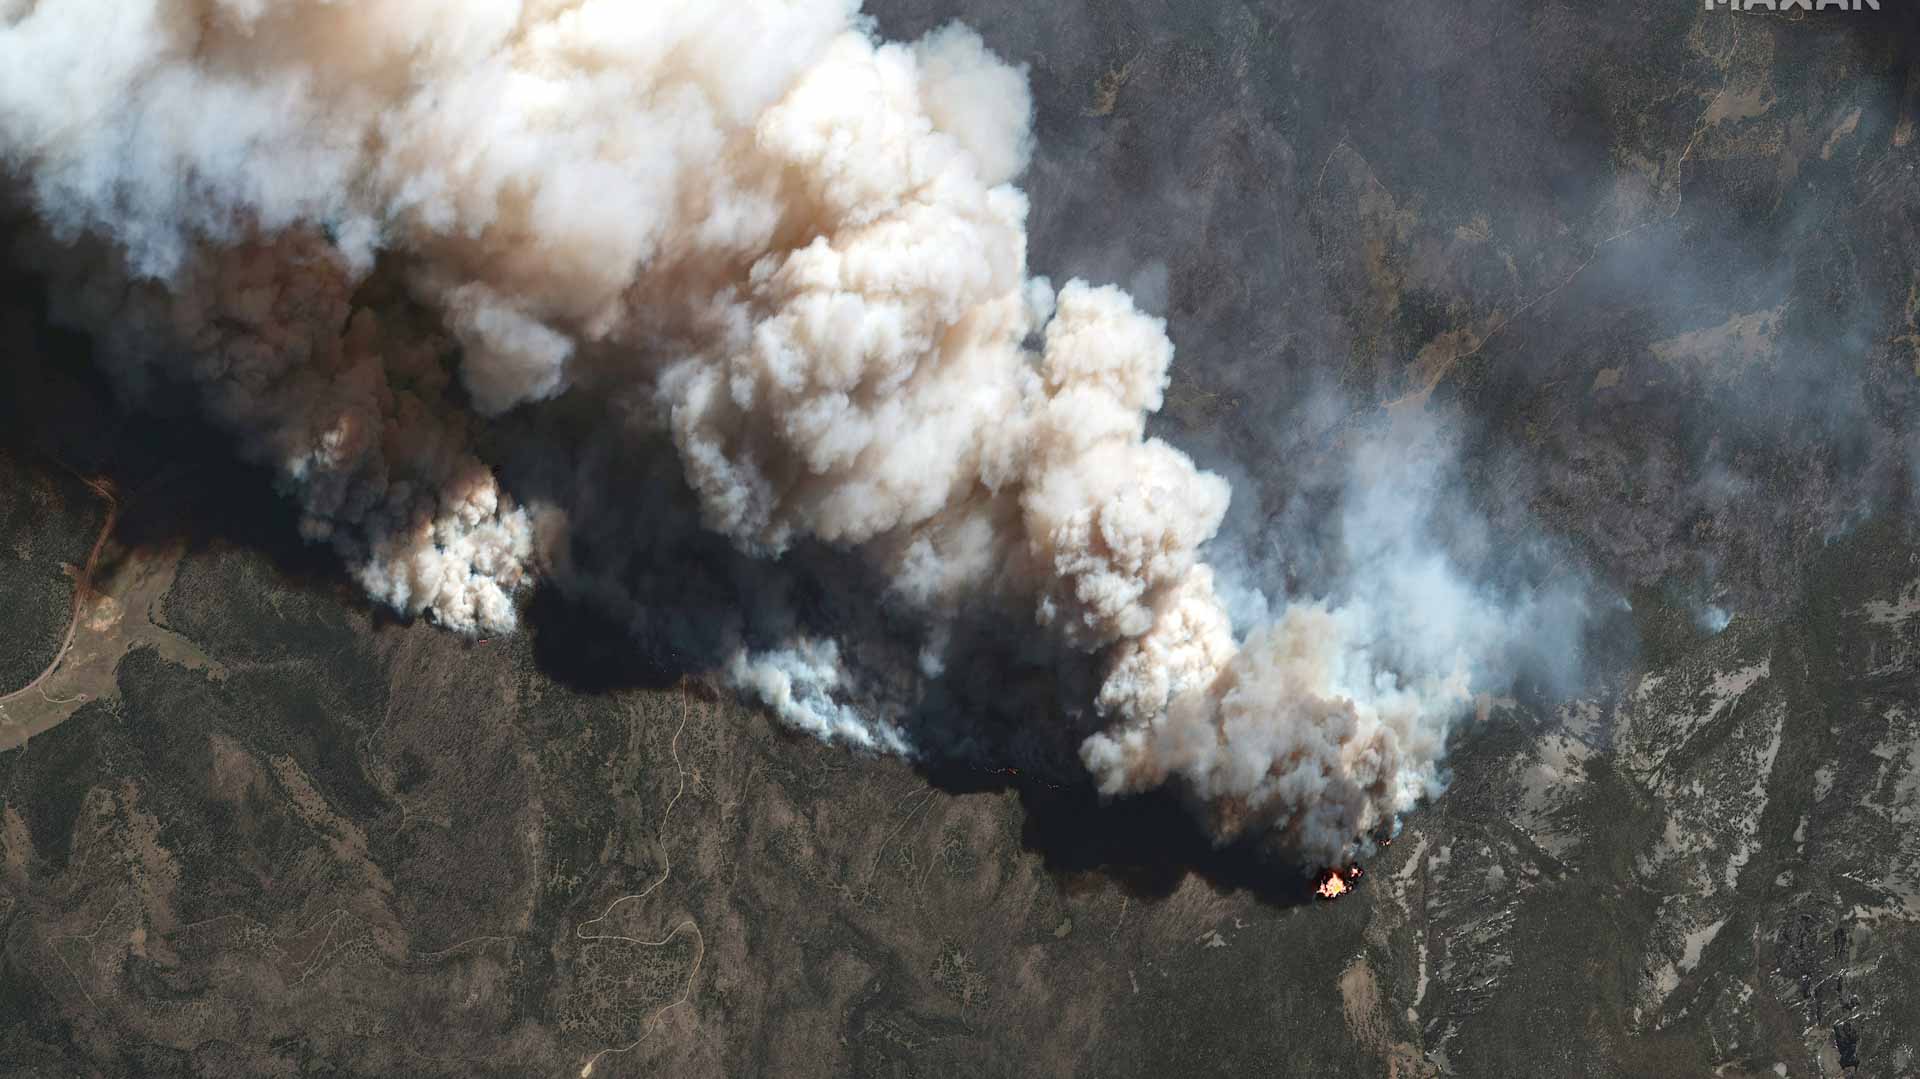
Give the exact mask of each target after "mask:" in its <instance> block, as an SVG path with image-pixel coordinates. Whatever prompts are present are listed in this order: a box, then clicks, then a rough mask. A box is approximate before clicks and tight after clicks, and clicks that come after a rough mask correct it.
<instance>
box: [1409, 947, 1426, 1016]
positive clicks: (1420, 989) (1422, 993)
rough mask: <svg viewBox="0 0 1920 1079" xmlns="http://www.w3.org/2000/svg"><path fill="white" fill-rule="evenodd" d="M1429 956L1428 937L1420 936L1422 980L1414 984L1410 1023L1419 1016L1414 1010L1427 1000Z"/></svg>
mask: <svg viewBox="0 0 1920 1079" xmlns="http://www.w3.org/2000/svg"><path fill="white" fill-rule="evenodd" d="M1428 954H1429V950H1428V948H1427V935H1426V934H1425V933H1422V934H1420V978H1419V980H1418V981H1416V982H1414V985H1413V1007H1410V1008H1408V1009H1407V1017H1408V1021H1409V1022H1412V1021H1413V1020H1414V1019H1415V1018H1417V1016H1418V1014H1419V1013H1417V1012H1416V1011H1414V1008H1418V1007H1419V1006H1420V1002H1421V1001H1423V1000H1425V999H1427V981H1428V978H1427V957H1428Z"/></svg>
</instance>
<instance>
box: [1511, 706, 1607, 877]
mask: <svg viewBox="0 0 1920 1079" xmlns="http://www.w3.org/2000/svg"><path fill="white" fill-rule="evenodd" d="M1593 753H1594V751H1593V749H1592V747H1590V746H1588V745H1587V744H1586V743H1585V742H1582V741H1580V740H1579V739H1577V738H1575V737H1573V736H1571V735H1569V734H1564V733H1555V734H1550V735H1548V736H1546V737H1545V738H1542V739H1541V740H1540V741H1539V742H1538V743H1537V744H1536V745H1535V746H1534V749H1533V753H1532V755H1531V757H1529V758H1523V759H1522V762H1521V764H1520V774H1519V776H1518V777H1517V781H1518V784H1519V787H1520V804H1519V807H1518V809H1517V810H1516V812H1515V821H1514V823H1516V824H1518V825H1519V826H1520V827H1521V829H1522V830H1524V831H1525V832H1526V833H1527V834H1528V835H1529V836H1531V837H1532V838H1533V840H1534V842H1536V843H1538V844H1540V846H1541V848H1542V849H1544V850H1546V851H1548V852H1550V853H1551V854H1552V855H1553V856H1554V857H1556V858H1565V857H1566V856H1567V855H1568V854H1570V853H1572V851H1573V849H1574V848H1575V847H1577V846H1579V844H1580V836H1579V835H1578V834H1577V833H1574V832H1571V831H1567V830H1564V829H1563V828H1562V827H1561V826H1560V824H1559V822H1558V820H1557V819H1556V818H1557V816H1558V814H1559V813H1560V811H1561V810H1563V809H1564V808H1565V807H1566V805H1567V803H1568V802H1569V801H1571V800H1572V799H1573V798H1575V797H1577V796H1578V794H1579V792H1580V790H1581V788H1582V787H1584V786H1585V784H1586V769H1585V767H1584V766H1585V764H1586V762H1587V761H1588V760H1589V759H1590V758H1591V757H1592V756H1593Z"/></svg>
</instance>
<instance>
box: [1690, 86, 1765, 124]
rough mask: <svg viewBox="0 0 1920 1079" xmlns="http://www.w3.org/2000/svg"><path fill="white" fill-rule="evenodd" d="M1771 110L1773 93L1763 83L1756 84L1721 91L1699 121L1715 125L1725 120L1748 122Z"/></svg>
mask: <svg viewBox="0 0 1920 1079" xmlns="http://www.w3.org/2000/svg"><path fill="white" fill-rule="evenodd" d="M1771 108H1773V92H1772V90H1771V89H1770V88H1769V87H1768V86H1767V84H1766V83H1764V82H1756V83H1755V84H1753V85H1752V86H1749V87H1747V88H1745V89H1743V90H1738V91H1735V90H1733V89H1731V88H1729V89H1727V90H1723V91H1721V93H1720V94H1719V95H1718V96H1716V97H1715V98H1714V99H1713V104H1711V105H1709V106H1707V112H1706V115H1705V116H1703V117H1701V119H1702V120H1703V121H1704V122H1705V123H1708V124H1717V123H1720V122H1722V121H1725V120H1750V119H1752V118H1753V117H1755V116H1760V115H1762V114H1764V113H1765V112H1766V111H1767V110H1768V109H1771Z"/></svg>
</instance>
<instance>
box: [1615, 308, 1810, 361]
mask: <svg viewBox="0 0 1920 1079" xmlns="http://www.w3.org/2000/svg"><path fill="white" fill-rule="evenodd" d="M1785 311H1786V305H1785V304H1781V305H1780V306H1779V307H1773V308H1768V309H1767V310H1764V311H1749V312H1747V313H1746V314H1743V315H1734V316H1733V317H1732V318H1729V319H1727V321H1725V322H1723V323H1721V324H1720V325H1718V326H1712V327H1708V328H1706V329H1701V330H1690V331H1688V332H1687V333H1683V334H1679V335H1677V336H1674V337H1669V338H1667V339H1666V340H1664V341H1655V342H1653V344H1651V345H1649V346H1648V348H1649V349H1651V351H1652V352H1653V356H1654V359H1657V360H1659V361H1660V362H1661V363H1664V364H1667V365H1669V366H1673V367H1693V368H1695V369H1696V370H1697V372H1698V373H1699V374H1702V375H1706V376H1709V377H1718V378H1732V377H1734V376H1736V375H1739V374H1741V373H1742V372H1744V371H1745V370H1746V369H1747V368H1749V367H1752V366H1753V365H1754V364H1756V363H1759V362H1760V361H1762V360H1767V359H1771V358H1772V357H1773V352H1774V342H1775V339H1776V338H1777V337H1778V336H1779V333H1780V316H1781V315H1782V314H1783V313H1784V312H1785Z"/></svg>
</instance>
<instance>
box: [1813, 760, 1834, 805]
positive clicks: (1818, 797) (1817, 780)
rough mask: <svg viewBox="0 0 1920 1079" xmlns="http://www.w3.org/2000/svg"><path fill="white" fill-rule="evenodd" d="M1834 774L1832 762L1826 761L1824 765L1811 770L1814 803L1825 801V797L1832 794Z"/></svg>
mask: <svg viewBox="0 0 1920 1079" xmlns="http://www.w3.org/2000/svg"><path fill="white" fill-rule="evenodd" d="M1835 774H1836V773H1835V772H1834V767H1833V762H1832V761H1828V762H1827V763H1826V764H1823V765H1821V766H1820V767H1818V768H1815V769H1814V770H1813V800H1814V801H1816V802H1823V801H1826V798H1827V795H1829V794H1832V793H1833V780H1834V776H1835Z"/></svg>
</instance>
